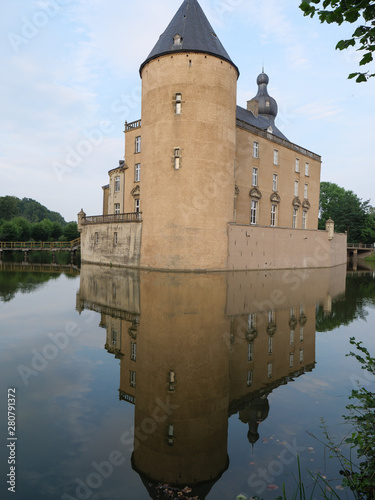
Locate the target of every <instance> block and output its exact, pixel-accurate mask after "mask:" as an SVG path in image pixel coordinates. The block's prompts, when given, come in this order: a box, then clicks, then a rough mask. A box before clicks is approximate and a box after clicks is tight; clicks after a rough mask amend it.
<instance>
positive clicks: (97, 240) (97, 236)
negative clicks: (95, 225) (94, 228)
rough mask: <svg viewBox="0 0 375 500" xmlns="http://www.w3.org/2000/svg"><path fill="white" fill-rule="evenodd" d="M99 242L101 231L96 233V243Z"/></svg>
mask: <svg viewBox="0 0 375 500" xmlns="http://www.w3.org/2000/svg"><path fill="white" fill-rule="evenodd" d="M98 243H99V233H95V244H96V245H97V244H98Z"/></svg>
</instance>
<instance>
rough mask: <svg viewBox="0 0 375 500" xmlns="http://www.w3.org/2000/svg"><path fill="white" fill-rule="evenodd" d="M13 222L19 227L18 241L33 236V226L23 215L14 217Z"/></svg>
mask: <svg viewBox="0 0 375 500" xmlns="http://www.w3.org/2000/svg"><path fill="white" fill-rule="evenodd" d="M11 224H14V225H15V226H16V227H17V228H18V236H17V238H18V239H17V241H28V240H29V239H30V238H31V230H32V226H31V224H30V222H29V221H27V220H26V219H24V218H23V217H16V218H15V219H12V221H11ZM13 241H15V240H13Z"/></svg>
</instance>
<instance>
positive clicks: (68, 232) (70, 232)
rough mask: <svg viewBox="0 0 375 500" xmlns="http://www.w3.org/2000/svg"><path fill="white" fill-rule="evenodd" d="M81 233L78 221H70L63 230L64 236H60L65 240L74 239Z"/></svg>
mask: <svg viewBox="0 0 375 500" xmlns="http://www.w3.org/2000/svg"><path fill="white" fill-rule="evenodd" d="M79 237H80V234H79V232H78V226H77V223H76V222H69V223H68V224H67V225H66V226H65V227H64V230H63V236H62V237H61V238H60V240H61V239H62V240H63V241H73V240H75V239H76V238H79Z"/></svg>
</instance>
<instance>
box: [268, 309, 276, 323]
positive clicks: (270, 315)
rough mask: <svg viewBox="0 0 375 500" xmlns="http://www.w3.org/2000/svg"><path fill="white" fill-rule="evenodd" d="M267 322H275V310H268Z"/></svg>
mask: <svg viewBox="0 0 375 500" xmlns="http://www.w3.org/2000/svg"><path fill="white" fill-rule="evenodd" d="M268 323H275V310H274V309H271V310H270V311H268Z"/></svg>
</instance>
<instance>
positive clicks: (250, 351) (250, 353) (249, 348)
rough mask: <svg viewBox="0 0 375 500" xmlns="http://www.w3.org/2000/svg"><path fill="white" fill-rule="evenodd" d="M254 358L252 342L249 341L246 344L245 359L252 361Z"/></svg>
mask: <svg viewBox="0 0 375 500" xmlns="http://www.w3.org/2000/svg"><path fill="white" fill-rule="evenodd" d="M253 359H254V344H253V343H252V342H250V343H249V344H247V360H248V361H253Z"/></svg>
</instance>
